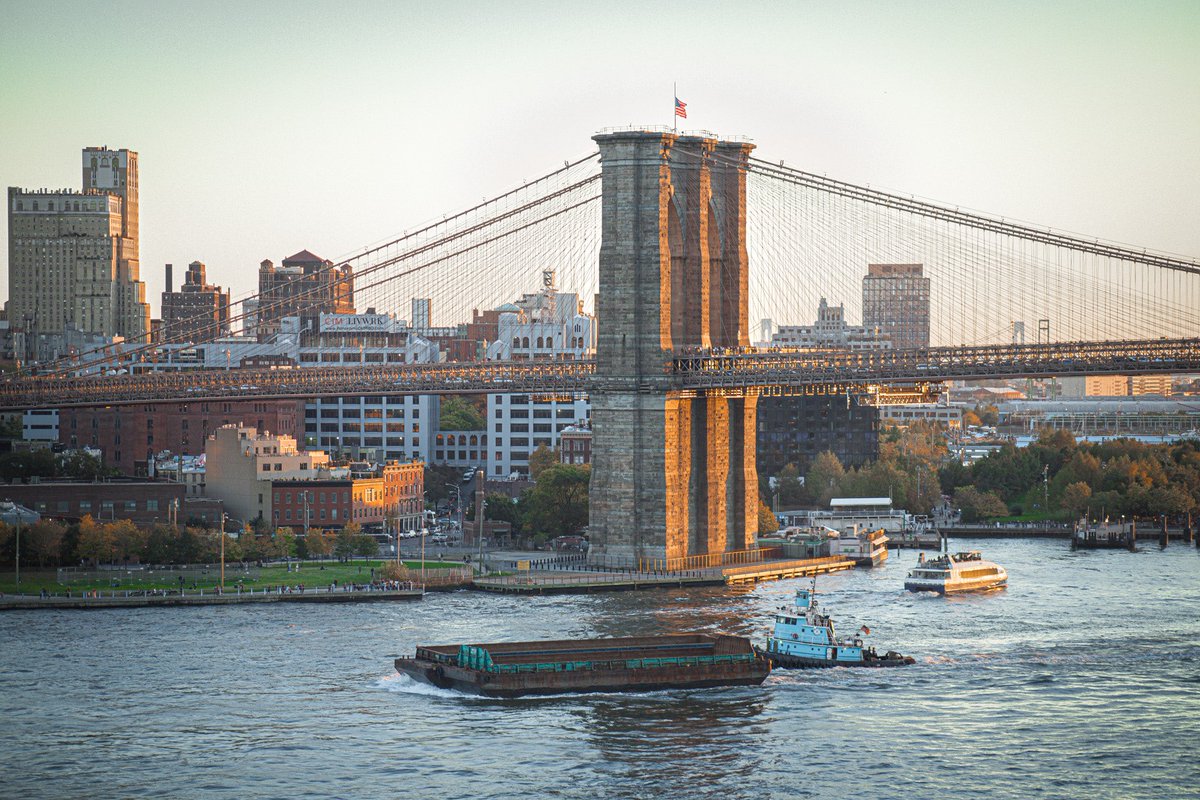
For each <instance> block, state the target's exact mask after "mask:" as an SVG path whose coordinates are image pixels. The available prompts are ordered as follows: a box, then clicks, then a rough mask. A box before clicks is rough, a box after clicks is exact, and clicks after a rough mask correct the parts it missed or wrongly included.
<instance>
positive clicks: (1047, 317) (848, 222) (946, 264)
mask: <svg viewBox="0 0 1200 800" xmlns="http://www.w3.org/2000/svg"><path fill="white" fill-rule="evenodd" d="M748 170H749V173H750V180H749V186H748V193H749V196H750V200H749V202H750V205H751V208H752V213H751V218H750V221H749V226H748V227H749V231H748V239H749V247H750V254H751V264H752V265H753V268H752V270H751V273H750V276H751V277H750V279H751V303H752V318H753V319H756V320H757V319H771V320H772V321H773V322H774V323H775V324H777V325H778V324H790V325H811V324H812V321H813V319H814V318H815V317H816V309H817V305H818V302H819V300H820V298H822V297H824V298H826V300H827V301H828V302H829V304H830V305H833V306H837V305H841V304H844V305H845V311H846V317H847V319H848V320H849V321H850V322H851V324H856V323H858V322H860V321H862V320H863V278H864V277H865V276H866V274H867V270H868V265H869V264H921V265H922V270H923V275H924V277H926V278H929V281H930V283H929V296H930V299H929V316H930V344H931V345H934V346H937V345H943V346H961V345H998V344H1011V343H1014V342H1015V343H1018V344H1019V343H1021V342H1023V341H1029V342H1036V341H1038V340H1039V338H1040V339H1041V340H1043V341H1056V342H1064V341H1108V340H1142V339H1158V338H1164V337H1165V338H1171V339H1174V338H1190V337H1196V336H1200V263H1197V262H1196V261H1195V260H1192V259H1186V258H1180V257H1177V256H1173V255H1169V254H1165V253H1159V252H1154V251H1150V250H1145V251H1142V250H1138V249H1136V248H1132V247H1129V246H1126V245H1119V244H1116V243H1112V242H1105V241H1102V240H1096V239H1086V238H1083V237H1079V236H1074V235H1070V234H1065V233H1061V232H1057V231H1053V230H1050V229H1046V228H1037V227H1034V226H1031V225H1028V224H1025V223H1016V222H1011V221H1008V220H1005V219H1003V218H1000V217H993V216H987V215H982V214H978V213H975V212H967V211H963V210H961V209H958V208H954V207H950V206H944V205H939V204H935V203H930V202H927V201H923V200H916V199H914V198H911V197H905V196H902V195H899V194H894V193H888V192H882V191H879V190H876V189H871V188H869V187H863V186H855V185H853V184H849V183H845V182H842V181H836V180H833V179H829V178H825V177H823V176H819V175H814V174H812V173H807V172H803V171H800V170H796V169H792V168H788V167H783V166H780V165H779V164H776V163H771V162H768V161H764V160H762V159H759V158H752V159H750V164H749V167H748Z"/></svg>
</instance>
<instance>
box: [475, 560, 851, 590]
mask: <svg viewBox="0 0 1200 800" xmlns="http://www.w3.org/2000/svg"><path fill="white" fill-rule="evenodd" d="M853 566H854V561H853V560H851V559H848V558H844V557H842V556H826V557H824V558H804V559H784V560H773V561H763V562H760V563H757V564H740V565H738V566H735V567H712V568H708V569H700V570H686V571H680V572H634V571H626V572H601V571H596V572H590V571H578V572H550V571H539V570H533V571H530V572H528V573H524V574H520V575H499V576H488V577H482V576H481V577H477V578H476V579H475V581H474V583H473V588H475V589H479V590H481V591H485V592H501V593H506V594H587V593H591V592H623V591H636V590H640V589H664V588H676V587H681V586H724V585H736V584H741V583H758V582H759V581H772V580H781V579H784V578H799V577H807V576H810V575H818V574H821V573H823V572H838V571H840V570H844V569H850V568H852V567H853Z"/></svg>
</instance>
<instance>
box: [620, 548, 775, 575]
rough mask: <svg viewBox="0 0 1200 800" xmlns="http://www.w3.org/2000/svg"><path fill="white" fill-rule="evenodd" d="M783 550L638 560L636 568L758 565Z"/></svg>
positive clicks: (673, 569)
mask: <svg viewBox="0 0 1200 800" xmlns="http://www.w3.org/2000/svg"><path fill="white" fill-rule="evenodd" d="M782 555H783V550H782V549H780V548H778V547H754V548H751V549H748V550H730V551H728V552H725V553H705V554H703V555H698V556H678V557H675V558H643V559H639V560H638V568H639V569H640V570H641V571H643V572H678V571H681V570H689V569H712V568H713V567H726V566H729V565H731V564H751V563H760V562H763V561H766V560H768V559H772V558H780V557H782Z"/></svg>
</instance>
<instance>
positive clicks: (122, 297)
mask: <svg viewBox="0 0 1200 800" xmlns="http://www.w3.org/2000/svg"><path fill="white" fill-rule="evenodd" d="M82 168H83V169H82V173H83V181H82V184H83V186H82V190H81V191H74V190H71V189H60V190H45V189H41V190H36V191H27V190H25V189H20V188H16V187H10V188H9V190H8V259H9V262H8V266H9V268H8V275H9V278H8V279H9V300H8V319H9V321H10V323H11V324H12V326H13V328H14V329H20V330H22V331H23V332H24V333H25V339H24V341H25V342H26V352H23V353H20V354H19V355H18V357H20V358H26V359H27V358H40V359H44V358H50V357H53V356H55V355H61V354H62V353H61V352H59V350H60V348H61V347H62V346H63V345H62V344H61V343H60V342H56V341H55V340H54V339H53V337H57V336H62V335H64V334H65V332H66V331H68V330H73V331H82V332H84V333H89V334H99V335H102V336H105V337H112V336H122V337H125V338H126V339H137V338H140V337H143V336H146V335H148V334H149V331H150V306H149V305H148V304H147V303H146V286H145V284H144V283H142V281H141V278H140V265H139V257H138V246H139V245H138V166H137V153H135V152H133V151H131V150H110V149H108V148H107V147H88V148H84V150H83V160H82ZM43 337H50V338H43ZM47 351H50V352H47Z"/></svg>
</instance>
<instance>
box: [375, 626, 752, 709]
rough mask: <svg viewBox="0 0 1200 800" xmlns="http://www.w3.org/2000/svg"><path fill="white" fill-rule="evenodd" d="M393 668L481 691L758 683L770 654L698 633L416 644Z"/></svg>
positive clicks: (512, 693) (738, 640)
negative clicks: (759, 652)
mask: <svg viewBox="0 0 1200 800" xmlns="http://www.w3.org/2000/svg"><path fill="white" fill-rule="evenodd" d="M396 671H397V672H400V673H401V674H403V675H408V676H409V677H411V678H414V679H416V680H418V681H421V682H422V683H428V684H431V685H433V686H437V687H440V688H443V689H455V690H457V691H461V692H468V693H471V694H480V695H484V696H487V697H521V696H523V695H546V694H564V693H573V692H649V691H656V690H659V689H695V688H702V687H708V686H757V685H758V684H760V683H762V682H763V681H764V680H766V678H767V675H768V674H770V672H771V662H770V661H769V660H768V659H767V658H765V657H763V656H761V655H759V654H757V653H755V652H754V647H753V646H752V645H751V643H750V640H749V639H745V638H742V637H740V636H725V635H720V634H717V635H709V634H704V633H687V634H673V635H666V636H627V637H618V638H611V639H585V640H579V639H567V640H557V641H539V642H503V643H497V644H451V645H430V646H426V647H418V648H417V653H416V655H415V656H406V657H401V658H397V659H396Z"/></svg>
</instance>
